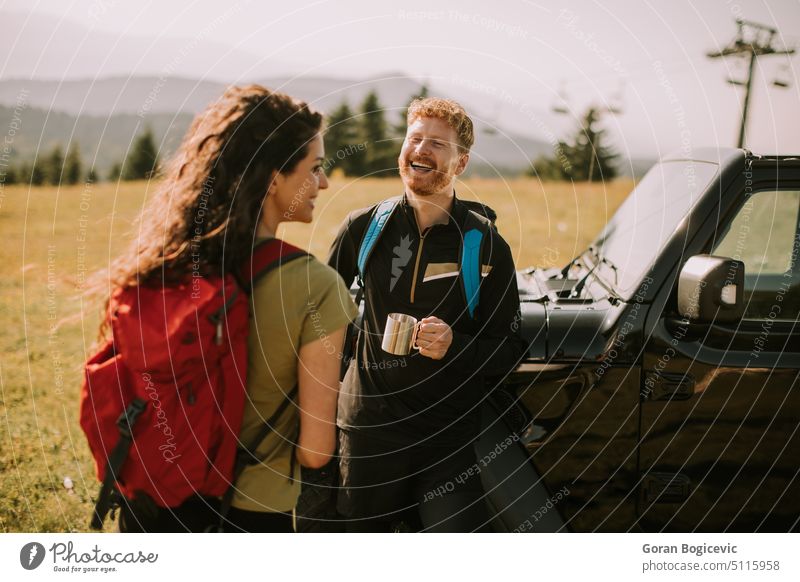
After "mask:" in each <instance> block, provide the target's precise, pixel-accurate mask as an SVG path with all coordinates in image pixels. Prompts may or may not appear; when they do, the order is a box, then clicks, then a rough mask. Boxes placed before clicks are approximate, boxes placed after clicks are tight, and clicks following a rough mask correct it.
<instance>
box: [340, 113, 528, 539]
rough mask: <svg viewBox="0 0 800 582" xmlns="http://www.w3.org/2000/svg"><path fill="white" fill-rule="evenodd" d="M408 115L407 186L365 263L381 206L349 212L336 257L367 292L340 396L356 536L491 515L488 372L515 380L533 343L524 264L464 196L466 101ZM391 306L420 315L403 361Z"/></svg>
mask: <svg viewBox="0 0 800 582" xmlns="http://www.w3.org/2000/svg"><path fill="white" fill-rule="evenodd" d="M407 121H408V129H407V132H406V136H405V140H404V141H403V147H402V150H401V152H400V156H399V158H398V165H399V170H400V176H401V178H402V180H403V185H404V193H403V196H402V198H399V199H398V200H397V202H396V204H395V205H394V206H391V205H390V208H391V211H390V212H391V213H390V214H388V217H387V219H386V222H385V223H384V225H383V228H382V229H380V231H379V236H378V239H377V242H376V243H375V244H374V246H373V247H372V249H371V252H370V253H369V260H368V262H366V263H365V261H364V260H363V259H364V253H363V252H362V257H361V258H362V262H361V266H359V253H360V251H362V249H363V245H362V242H363V239H364V234H365V232H366V231H367V229H368V227H369V226H370V224H371V223H372V222H373V221H375V213H376V209H377V208H378V207H380V205H376V206H373V207H371V208H366V209H362V210H358V211H356V212H353V213H352V214H351V215H350V216H349V217H348V218H347V219H346V220H345V222H344V224H343V225H342V227H341V229H340V231H339V234H338V236H337V237H336V240H335V242H334V244H333V247H332V249H331V256H330V258H329V264H330V265H331V266H332V267H334V268H335V269H336V270H337V271H338V272H339V274H340V275H341V276H342V278H343V279H344V281H345V283H347V284H348V285H350V284H352V282H353V281H354V279H356V277H357V276H360V279H359V282H360V284H361V285H363V291H364V298H365V303H364V317H363V324H362V326H361V332H360V333H359V336H358V341H357V344H356V347H355V356H354V358H353V360H352V361H351V362H350V365H349V368H348V370H347V373H346V375H345V378H344V381H343V384H342V390H341V395H340V398H339V413H338V425H339V428H340V429H341V430H340V438H339V452H340V456H341V462H340V470H341V480H342V483H341V485H342V490H341V491H340V492H339V498H338V509H339V512H340V513H341V514H342V515H344V516H345V517H346V518H347V520H348V522H347V523H348V530H350V531H390V530H391V529H392V528H393V527H394V526H395V524H397V523H398V521H401V520H402V521H403V522H405V523H406V524H409V525H410V526H411V527H412V528H415V529H418V528H421V529H424V530H426V531H459V532H460V531H476V530H480V529H485V527H486V524H487V522H488V520H489V515H488V512H487V511H486V507H485V503H484V501H483V499H482V498H483V489H482V487H481V481H480V476H479V473H480V468H479V467H477V464H476V458H475V452H474V442H475V440H476V438H477V436H478V428H479V418H478V410H479V407H480V403H481V401H482V400H483V399H484V398H485V396H486V392H487V383H486V378H487V377H498V376H503V375H505V374H507V373H508V372H509V371H511V370H512V369H514V368H515V367H516V365H517V363H518V362H519V360H520V358H521V357H522V355H523V354H524V353H525V351H526V346H525V343H524V342H523V340H522V339H521V337H520V335H519V332H518V328H519V325H518V324H519V296H518V291H517V283H516V274H515V269H514V262H513V259H512V256H511V250H510V249H509V247H508V244H507V243H506V242H505V241H504V240H503V238H502V237H501V236H500V235H499V234H498V232H497V230H496V229H495V228H494V226H493V224H492V222H491V221H490V220H489V219H488V218H487V217H486V216H482V215H481V214H484V215H485V214H487V212H486V210H487V209H485V208H484V207H482V206H480V205H478V206H476V205H475V203H467V202H464V201H462V200H460V199H459V198H457V197H456V195H455V189H454V188H455V182H456V179H457V178H458V176H460V175H461V174H462V173H463V172H464V170H465V169H466V167H467V163H468V162H469V150H470V148H471V147H472V144H473V142H474V139H475V138H474V129H473V124H472V120H471V119H470V118H469V116H468V115H467V114H466V112H465V111H464V108H463V107H461V106H460V105H459V104H458V103H456V102H454V101H451V100H448V99H439V98H426V99H418V100H415V101H414V102H413V103H412V104H411V105H410V106H409V109H408V119H407ZM382 208H384V209H385V208H386V206H383V207H382ZM473 208H482V209H483V212H479V213H476V212H474V211H473V210H472V209H473ZM489 212H491V211H489ZM470 230H478V231H479V232H481V233H482V235H481V237H480V239H479V240H480V241H481V242H480V251H479V255H476V259H475V262H476V264H477V263H479V264H480V267H479V270H480V277H479V278H478V275H477V274H476V275H475V277H476V280H477V281H478V282H479V284H478V290H477V292H476V293H475V296H474V297H473V299H475V298H478V297H479V300H477V301H471V300H470V299H469V298H468V297H467V295H468V292H467V291H466V287H465V285H466V284H465V283H464V281H463V280H462V279H463V277H464V276H465V275H464V273H462V252H463V247H464V237H465V232H468V231H470ZM360 268H361V269H363V273H362V272H360ZM476 268H477V265H476ZM395 312H400V313H405V314H408V315H412V316H414V317H415V318H417V319H418V320H419V321H420V328H419V332H418V335H417V340H416V345H417V346H418V348H419V349H418V351H412V352H411V353H410V354H409V355H407V356H397V355H394V354H390V353H388V352H385V351H383V350H382V349H381V342H382V336H383V331H384V326H385V324H386V319H387V316H388V314H389V313H395ZM476 468H477V469H476Z"/></svg>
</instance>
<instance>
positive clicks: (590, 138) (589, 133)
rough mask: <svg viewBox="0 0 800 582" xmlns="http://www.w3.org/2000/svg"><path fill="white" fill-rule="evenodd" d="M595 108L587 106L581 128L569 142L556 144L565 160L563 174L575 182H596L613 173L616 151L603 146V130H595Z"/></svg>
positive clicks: (604, 138) (615, 172) (604, 133)
mask: <svg viewBox="0 0 800 582" xmlns="http://www.w3.org/2000/svg"><path fill="white" fill-rule="evenodd" d="M597 121H598V111H597V109H595V108H594V107H590V108H589V110H588V111H587V112H586V115H585V116H584V118H583V120H582V122H581V127H580V130H579V131H578V133H577V134H576V136H575V138H574V139H573V142H572V143H571V144H567V143H563V142H561V143H559V147H558V148H556V154H557V155H558V153H559V151H558V150H559V149H561V152H562V153H563V155H564V157H565V158H566V160H567V161H568V162H569V167H568V168H565V169H564V174H565V177H567V178H571V179H573V180H576V181H583V180H588V181H590V182H600V181H602V180H611V179H613V178H615V177H616V176H617V169H616V167H615V166H614V160H615V159H616V158H617V157H618V154H617V153H615V152H614V150H613V149H612V148H611V147H610V146H608V145H606V131H605V130H604V129H597V127H596V123H597Z"/></svg>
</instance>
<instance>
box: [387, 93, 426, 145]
mask: <svg viewBox="0 0 800 582" xmlns="http://www.w3.org/2000/svg"><path fill="white" fill-rule="evenodd" d="M427 96H428V86H427V85H425V84H423V85H421V86H420V88H419V92H418V93H416V94H415V95H412V96H411V99H409V100H408V104H409V105H411V103H412V102H413V101H414V100H416V99H425V98H426V97H427ZM406 129H408V107H405V108H403V110H402V111H401V112H400V120H399V121H398V123H397V125H395V126H394V132H395V134H396V135H397V137H399V138H400V139H401V140H403V139H405V137H406ZM398 153H399V151H398Z"/></svg>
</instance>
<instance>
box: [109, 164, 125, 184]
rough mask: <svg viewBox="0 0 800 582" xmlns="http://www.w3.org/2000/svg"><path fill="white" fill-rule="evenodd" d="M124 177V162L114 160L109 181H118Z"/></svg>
mask: <svg viewBox="0 0 800 582" xmlns="http://www.w3.org/2000/svg"><path fill="white" fill-rule="evenodd" d="M121 178H122V164H120V163H119V162H114V165H113V166H111V169H110V170H109V171H108V181H109V182H118V181H119V180H120V179H121Z"/></svg>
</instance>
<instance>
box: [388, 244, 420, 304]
mask: <svg viewBox="0 0 800 582" xmlns="http://www.w3.org/2000/svg"><path fill="white" fill-rule="evenodd" d="M392 253H393V254H394V257H393V258H392V278H391V279H390V280H389V291H393V290H394V286H395V285H397V282H398V281H399V280H400V276H401V275H402V274H403V269H405V267H406V266H407V265H408V262H409V261H410V260H411V256H412V255H413V254H414V253H412V252H411V236H410V235H407V236H404V237H403V238H401V239H400V244H398V245H396V246H395V247H394V248H393V249H392Z"/></svg>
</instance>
